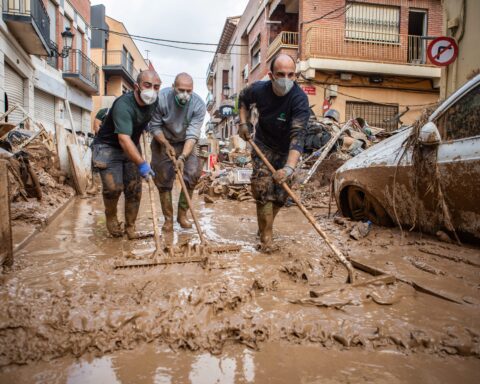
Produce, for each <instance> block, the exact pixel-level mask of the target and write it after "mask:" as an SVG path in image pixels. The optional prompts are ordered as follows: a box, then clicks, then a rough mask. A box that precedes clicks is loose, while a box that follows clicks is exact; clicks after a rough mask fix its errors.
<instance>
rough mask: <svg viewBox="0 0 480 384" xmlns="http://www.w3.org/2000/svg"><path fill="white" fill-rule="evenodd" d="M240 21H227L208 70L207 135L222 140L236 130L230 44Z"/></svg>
mask: <svg viewBox="0 0 480 384" xmlns="http://www.w3.org/2000/svg"><path fill="white" fill-rule="evenodd" d="M239 20H240V17H239V16H238V17H229V18H227V20H226V21H225V25H224V27H223V30H222V34H221V36H220V42H219V44H218V46H217V51H216V53H215V56H214V58H213V61H212V62H211V63H210V65H209V66H208V69H207V87H208V90H209V93H208V95H207V100H206V105H207V111H208V113H209V114H210V117H211V120H210V123H209V124H207V133H210V132H213V133H214V135H215V137H216V138H218V139H221V140H225V139H227V138H228V137H229V136H230V135H231V134H232V133H233V130H234V129H235V127H234V122H233V118H232V117H233V111H234V109H235V97H236V95H235V94H231V93H230V91H231V84H232V75H233V71H232V70H231V67H232V60H231V56H232V54H231V52H230V43H231V41H232V37H233V34H234V33H235V30H236V28H237V24H238V21H239Z"/></svg>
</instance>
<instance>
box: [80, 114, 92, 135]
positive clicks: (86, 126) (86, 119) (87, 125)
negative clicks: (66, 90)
mask: <svg viewBox="0 0 480 384" xmlns="http://www.w3.org/2000/svg"><path fill="white" fill-rule="evenodd" d="M90 116H91V114H90V112H89V111H87V110H85V109H84V110H83V120H82V122H83V127H82V131H83V132H85V133H88V132H90V131H91V120H90Z"/></svg>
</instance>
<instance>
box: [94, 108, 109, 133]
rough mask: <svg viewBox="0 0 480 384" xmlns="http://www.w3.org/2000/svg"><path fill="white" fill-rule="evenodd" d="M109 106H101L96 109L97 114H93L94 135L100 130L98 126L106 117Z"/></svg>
mask: <svg viewBox="0 0 480 384" xmlns="http://www.w3.org/2000/svg"><path fill="white" fill-rule="evenodd" d="M108 110H109V108H101V109H99V110H98V112H97V114H96V115H95V120H94V121H93V133H94V135H95V136H96V135H98V131H99V130H100V126H101V125H102V123H103V120H105V117H107V114H108Z"/></svg>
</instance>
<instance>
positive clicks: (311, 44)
mask: <svg viewBox="0 0 480 384" xmlns="http://www.w3.org/2000/svg"><path fill="white" fill-rule="evenodd" d="M305 57H306V58H307V59H308V58H335V59H342V60H361V61H372V62H377V63H394V64H411V65H422V66H430V65H431V64H430V63H429V62H428V60H427V55H426V41H425V40H424V39H422V38H421V36H413V35H402V34H390V33H383V32H369V31H355V30H345V29H343V28H342V29H335V28H329V27H328V28H327V27H313V28H311V29H310V30H308V31H307V33H306V43H305Z"/></svg>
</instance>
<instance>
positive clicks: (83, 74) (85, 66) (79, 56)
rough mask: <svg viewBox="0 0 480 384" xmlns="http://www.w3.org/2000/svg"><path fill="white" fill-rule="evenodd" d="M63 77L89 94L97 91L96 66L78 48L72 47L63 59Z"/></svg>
mask: <svg viewBox="0 0 480 384" xmlns="http://www.w3.org/2000/svg"><path fill="white" fill-rule="evenodd" d="M63 78H64V80H65V81H67V82H69V83H71V84H74V85H76V86H77V87H78V88H80V89H81V90H82V91H84V92H86V93H88V94H90V95H94V94H96V93H98V83H99V69H98V66H97V65H96V64H95V63H94V62H93V61H92V60H90V59H89V58H88V57H87V56H86V55H85V54H84V53H83V52H82V51H81V50H79V49H72V50H71V51H70V54H69V55H68V57H67V58H65V59H63Z"/></svg>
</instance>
